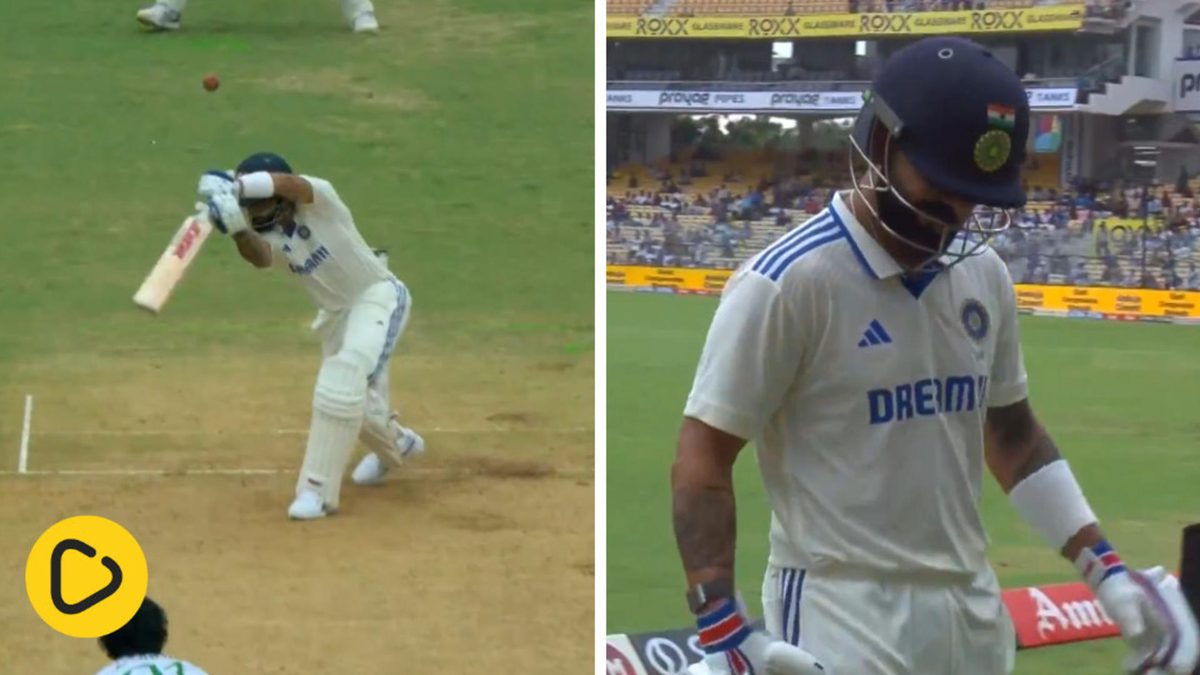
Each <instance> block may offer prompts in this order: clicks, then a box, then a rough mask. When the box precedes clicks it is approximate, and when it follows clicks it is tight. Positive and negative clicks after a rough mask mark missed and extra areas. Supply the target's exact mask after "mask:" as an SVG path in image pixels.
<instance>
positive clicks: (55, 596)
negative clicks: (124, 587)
mask: <svg viewBox="0 0 1200 675" xmlns="http://www.w3.org/2000/svg"><path fill="white" fill-rule="evenodd" d="M67 551H79V552H80V553H82V554H84V555H86V556H87V557H89V558H94V557H96V549H94V548H92V547H91V546H88V545H87V544H85V543H83V542H82V541H79V540H78V539H63V540H62V541H60V542H58V545H56V546H55V547H54V551H53V552H51V553H50V600H51V601H52V602H53V603H54V608H55V609H57V610H58V611H60V612H62V613H63V614H67V615H70V614H78V613H80V612H84V611H87V610H88V609H91V607H92V606H93V605H95V604H96V603H97V602H100V601H101V600H103V599H105V598H107V597H108V596H110V595H112V594H113V593H116V592H117V589H118V588H120V587H121V566H120V565H118V564H117V563H116V561H115V560H113V559H112V558H110V557H108V556H104V558H102V559H101V560H100V563H101V564H102V565H104V567H106V568H107V569H108V571H109V572H112V580H111V581H109V582H108V584H107V585H106V586H105V587H104V588H101V589H100V590H98V591H96V592H95V593H92V594H91V595H89V596H87V597H86V598H84V599H83V600H80V601H79V602H75V603H69V602H67V601H65V600H63V597H62V559H63V554H64V553H66V552H67Z"/></svg>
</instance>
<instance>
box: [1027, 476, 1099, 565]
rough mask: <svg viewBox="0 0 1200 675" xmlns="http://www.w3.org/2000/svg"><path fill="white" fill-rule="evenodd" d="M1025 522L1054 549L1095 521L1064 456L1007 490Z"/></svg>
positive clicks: (1094, 516)
mask: <svg viewBox="0 0 1200 675" xmlns="http://www.w3.org/2000/svg"><path fill="white" fill-rule="evenodd" d="M1008 500H1009V501H1010V502H1012V505H1013V506H1015V507H1016V509H1017V512H1018V513H1020V514H1021V517H1022V518H1024V519H1025V522H1027V523H1029V524H1030V525H1032V526H1033V529H1035V530H1037V531H1038V534H1040V535H1042V538H1043V539H1045V540H1046V541H1047V542H1049V544H1050V545H1051V546H1053V547H1054V548H1055V550H1058V549H1061V548H1062V547H1063V546H1066V545H1067V540H1069V539H1070V538H1071V537H1073V536H1075V534H1076V533H1078V532H1079V531H1080V530H1082V529H1083V528H1085V527H1087V526H1088V525H1091V524H1092V523H1095V522H1096V514H1095V513H1092V507H1090V506H1088V503H1087V499H1085V498H1084V496H1083V489H1082V488H1080V487H1079V482H1078V481H1076V480H1075V474H1073V473H1071V467H1070V466H1068V465H1067V461H1066V460H1064V459H1059V460H1055V461H1053V462H1050V463H1049V464H1047V465H1046V466H1043V467H1042V468H1040V469H1038V470H1037V471H1034V472H1033V473H1032V474H1030V475H1028V476H1026V477H1025V480H1022V481H1021V482H1020V483H1017V484H1016V485H1015V486H1013V489H1012V491H1011V492H1009V493H1008Z"/></svg>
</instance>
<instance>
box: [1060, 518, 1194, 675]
mask: <svg viewBox="0 0 1200 675" xmlns="http://www.w3.org/2000/svg"><path fill="white" fill-rule="evenodd" d="M1075 566H1076V567H1077V568H1079V571H1080V572H1082V573H1083V578H1084V579H1085V580H1086V581H1087V583H1088V585H1089V586H1091V588H1092V592H1093V593H1095V595H1096V599H1097V600H1099V601H1100V606H1101V607H1103V608H1104V612H1105V613H1106V614H1108V616H1109V618H1111V619H1112V620H1113V622H1114V623H1116V624H1117V626H1118V627H1120V629H1121V636H1122V637H1123V638H1125V642H1126V643H1127V644H1128V645H1129V648H1130V652H1131V653H1130V655H1129V656H1128V657H1126V659H1125V663H1124V666H1125V671H1126V672H1128V673H1135V674H1136V675H1191V673H1192V672H1193V671H1194V670H1195V669H1196V666H1197V664H1198V663H1200V628H1198V627H1197V625H1196V617H1194V616H1193V615H1192V611H1191V609H1189V608H1188V604H1187V600H1186V599H1185V598H1184V597H1183V592H1182V591H1180V589H1179V580H1178V579H1176V578H1175V577H1173V576H1171V575H1170V574H1167V573H1166V571H1165V570H1163V569H1162V568H1154V569H1151V570H1148V571H1147V572H1145V573H1143V572H1139V571H1137V570H1130V569H1126V567H1125V564H1124V563H1122V562H1121V558H1120V557H1119V556H1118V555H1117V552H1116V551H1114V550H1113V549H1112V547H1111V546H1110V545H1109V544H1108V542H1106V541H1101V542H1100V543H1099V544H1096V545H1095V546H1093V547H1091V548H1085V549H1084V550H1083V551H1082V552H1081V553H1080V554H1079V557H1077V558H1076V559H1075Z"/></svg>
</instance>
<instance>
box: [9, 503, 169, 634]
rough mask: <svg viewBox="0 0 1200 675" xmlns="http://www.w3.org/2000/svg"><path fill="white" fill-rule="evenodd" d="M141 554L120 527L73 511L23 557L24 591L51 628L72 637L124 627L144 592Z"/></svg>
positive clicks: (129, 535)
mask: <svg viewBox="0 0 1200 675" xmlns="http://www.w3.org/2000/svg"><path fill="white" fill-rule="evenodd" d="M147 576H148V575H147V570H146V557H145V554H143V553H142V548H141V546H139V545H138V543H137V540H135V539H134V538H133V535H131V534H130V533H129V531H128V530H126V529H125V528H124V527H121V526H120V525H118V524H117V523H115V522H113V521H111V520H108V519H107V518H101V517H100V516H75V517H74V518H67V519H66V520H62V521H59V522H58V523H55V524H54V525H52V526H51V527H50V528H49V529H47V530H46V531H45V532H43V533H42V536H41V537H38V540H37V543H35V544H34V545H33V549H32V550H31V551H30V552H29V558H28V560H27V561H26V562H25V590H26V592H27V593H28V594H29V601H30V603H31V604H32V605H33V609H34V611H36V612H37V613H38V616H40V617H42V620H43V621H45V622H46V623H47V624H49V625H50V627H51V628H53V629H55V630H57V631H59V632H61V633H65V634H67V635H70V636H73V637H83V638H93V637H99V636H101V635H107V634H108V633H111V632H113V631H115V630H116V629H118V628H120V627H121V626H124V625H125V623H126V622H127V621H129V619H130V618H131V617H132V616H133V615H134V613H135V612H136V611H137V609H138V607H139V606H141V604H142V599H143V598H144V597H145V596H146V584H147V580H148V579H147Z"/></svg>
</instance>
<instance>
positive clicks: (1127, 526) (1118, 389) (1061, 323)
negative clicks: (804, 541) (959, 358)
mask: <svg viewBox="0 0 1200 675" xmlns="http://www.w3.org/2000/svg"><path fill="white" fill-rule="evenodd" d="M715 307H716V301H715V300H714V299H712V298H704V297H687V296H679V297H676V296H664V295H649V294H632V293H620V292H613V293H609V294H608V474H607V475H608V478H607V480H608V631H609V632H610V633H616V632H637V631H642V630H648V629H656V628H668V627H677V626H683V625H686V624H687V623H688V622H689V615H688V613H687V609H686V607H685V606H684V603H683V600H682V588H683V577H682V572H681V570H680V567H679V561H678V557H677V554H676V551H675V544H674V538H673V536H672V533H671V516H670V493H669V488H668V474H669V468H670V464H671V460H672V458H673V456H674V449H675V438H676V432H677V430H678V428H679V423H680V415H681V411H682V409H683V403H684V399H685V398H686V396H687V392H688V389H689V388H690V386H691V379H692V374H693V371H694V368H695V365H696V361H697V358H698V357H699V353H700V349H701V346H702V345H703V342H704V336H705V333H706V331H707V328H708V324H709V321H710V319H711V316H712V312H713V310H714V309H715ZM1021 330H1022V341H1023V344H1024V347H1025V359H1026V365H1027V368H1028V370H1029V376H1030V392H1031V393H1030V398H1031V401H1032V402H1033V405H1034V408H1035V410H1036V411H1037V413H1038V415H1039V416H1040V417H1041V419H1042V421H1043V422H1045V423H1046V425H1047V426H1048V428H1049V430H1050V432H1051V434H1052V435H1053V437H1054V438H1055V440H1056V441H1057V443H1058V445H1059V447H1060V448H1061V449H1062V450H1063V452H1064V454H1065V455H1066V456H1067V457H1068V458H1069V459H1070V460H1071V461H1072V466H1073V467H1074V469H1075V472H1076V474H1077V475H1078V476H1079V479H1080V481H1081V482H1082V483H1083V486H1084V489H1085V490H1086V492H1087V494H1088V496H1089V499H1090V500H1091V502H1092V505H1093V507H1094V508H1095V509H1096V511H1097V513H1098V514H1099V515H1100V517H1101V519H1102V520H1103V526H1104V528H1105V529H1106V531H1107V532H1108V534H1109V537H1110V539H1112V541H1113V542H1114V543H1115V544H1116V545H1117V546H1118V547H1119V549H1120V550H1121V552H1122V555H1123V556H1124V557H1125V559H1126V560H1127V561H1128V562H1130V563H1133V564H1136V565H1141V566H1149V565H1151V564H1169V565H1176V564H1178V555H1179V537H1180V530H1181V529H1182V527H1183V525H1185V524H1187V523H1189V522H1194V521H1197V520H1200V512H1198V511H1197V508H1196V507H1197V501H1196V499H1197V498H1196V495H1197V493H1196V486H1197V485H1200V422H1198V421H1197V419H1198V415H1197V407H1198V405H1200V329H1197V328H1194V327H1185V326H1170V325H1158V324H1132V323H1116V322H1101V321H1078V320H1069V319H1056V318H1034V317H1022V319H1021ZM736 481H737V494H738V535H739V536H738V549H737V561H738V567H737V576H738V585H739V586H740V588H741V589H742V590H743V593H744V594H745V596H746V600H747V602H748V603H750V606H751V607H753V608H759V607H761V605H760V604H759V589H760V587H761V584H762V569H763V565H764V564H765V561H766V553H767V536H766V535H767V524H768V517H767V516H768V512H767V504H766V499H765V497H764V495H763V491H762V487H761V483H760V481H759V477H758V472H757V469H756V468H755V466H754V459H753V455H752V454H749V453H747V454H745V455H743V458H742V459H741V461H739V462H738V464H737V467H736ZM985 483H986V485H987V489H986V491H985V494H984V500H983V512H984V518H985V521H986V523H987V527H988V531H989V534H990V535H991V538H992V542H993V545H992V549H991V556H990V557H991V559H992V562H993V565H994V566H995V567H996V568H997V572H998V573H999V575H1000V579H1001V582H1002V583H1003V584H1004V585H1005V586H1006V587H1008V586H1017V585H1027V584H1033V583H1041V582H1059V581H1073V580H1075V579H1076V578H1077V577H1076V575H1075V573H1074V570H1073V569H1072V568H1071V567H1070V565H1069V564H1068V563H1067V562H1065V561H1063V560H1062V559H1060V558H1059V557H1058V556H1057V555H1056V554H1055V553H1054V552H1052V551H1050V550H1049V548H1048V547H1046V546H1045V545H1044V544H1042V543H1041V542H1040V541H1039V540H1038V539H1037V536H1036V535H1035V534H1034V533H1033V532H1032V531H1031V530H1029V529H1028V528H1027V527H1026V526H1025V525H1024V524H1023V523H1021V522H1020V521H1019V520H1018V518H1017V517H1016V515H1015V513H1014V511H1013V510H1012V509H1011V508H1010V507H1009V506H1008V503H1007V502H1006V501H1005V499H1004V498H1003V495H1002V494H1001V492H1000V490H999V489H998V488H997V487H996V486H995V484H994V482H992V481H991V480H990V479H988V480H985ZM1121 656H1122V652H1121V645H1120V642H1119V641H1116V640H1106V641H1100V642H1092V643H1084V644H1080V645H1072V646H1067V647H1055V648H1047V649H1041V650H1034V651H1030V652H1023V653H1021V654H1019V655H1018V659H1017V670H1016V672H1018V673H1022V674H1024V675H1033V674H1038V675H1061V673H1065V672H1071V673H1080V674H1082V673H1088V674H1092V673H1094V674H1096V675H1102V674H1108V673H1116V672H1118V671H1119V668H1120V658H1121Z"/></svg>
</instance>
